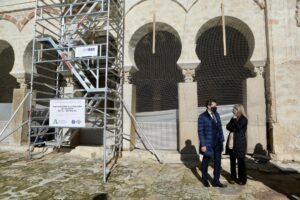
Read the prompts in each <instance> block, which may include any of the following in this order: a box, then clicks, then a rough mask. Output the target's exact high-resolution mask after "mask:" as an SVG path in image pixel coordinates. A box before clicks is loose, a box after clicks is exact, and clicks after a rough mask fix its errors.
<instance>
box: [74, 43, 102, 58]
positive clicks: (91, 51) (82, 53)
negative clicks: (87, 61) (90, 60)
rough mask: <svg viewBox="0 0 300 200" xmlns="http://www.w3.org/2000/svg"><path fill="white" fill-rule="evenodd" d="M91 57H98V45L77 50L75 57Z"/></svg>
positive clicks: (77, 48)
mask: <svg viewBox="0 0 300 200" xmlns="http://www.w3.org/2000/svg"><path fill="white" fill-rule="evenodd" d="M90 56H98V46H97V45H89V46H83V47H76V48H75V57H76V58H81V57H90Z"/></svg>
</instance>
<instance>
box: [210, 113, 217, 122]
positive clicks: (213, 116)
mask: <svg viewBox="0 0 300 200" xmlns="http://www.w3.org/2000/svg"><path fill="white" fill-rule="evenodd" d="M211 116H212V118H213V120H214V121H215V122H216V123H217V119H216V117H215V115H214V113H211Z"/></svg>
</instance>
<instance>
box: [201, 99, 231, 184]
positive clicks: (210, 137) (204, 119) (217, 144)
mask: <svg viewBox="0 0 300 200" xmlns="http://www.w3.org/2000/svg"><path fill="white" fill-rule="evenodd" d="M198 136H199V140H200V153H202V154H203V159H202V165H201V171H202V181H203V184H204V186H205V187H209V183H208V175H207V169H208V163H209V160H210V159H213V161H214V179H213V182H212V185H213V186H214V187H226V185H223V184H222V183H221V182H220V174H221V153H222V151H223V142H224V134H223V130H222V124H221V118H220V115H219V113H218V112H217V102H216V101H215V100H213V99H209V100H207V101H206V111H205V112H203V113H202V114H200V115H199V118H198Z"/></svg>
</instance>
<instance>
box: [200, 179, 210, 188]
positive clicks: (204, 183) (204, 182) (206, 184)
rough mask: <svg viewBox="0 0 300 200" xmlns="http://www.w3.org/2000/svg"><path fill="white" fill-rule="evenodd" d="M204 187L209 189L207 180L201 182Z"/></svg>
mask: <svg viewBox="0 0 300 200" xmlns="http://www.w3.org/2000/svg"><path fill="white" fill-rule="evenodd" d="M202 183H203V185H204V187H210V185H209V182H208V181H207V180H202Z"/></svg>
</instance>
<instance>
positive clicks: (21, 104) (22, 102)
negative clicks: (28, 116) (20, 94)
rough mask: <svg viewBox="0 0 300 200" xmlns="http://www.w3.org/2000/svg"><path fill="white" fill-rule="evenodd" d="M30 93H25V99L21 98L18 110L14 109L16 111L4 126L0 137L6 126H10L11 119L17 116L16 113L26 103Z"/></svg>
mask: <svg viewBox="0 0 300 200" xmlns="http://www.w3.org/2000/svg"><path fill="white" fill-rule="evenodd" d="M29 94H30V93H27V94H26V95H25V97H24V98H23V100H22V101H21V103H20V105H19V106H18V108H17V109H16V111H15V112H14V114H13V115H12V116H11V117H10V119H9V120H8V122H7V123H6V125H5V126H4V128H3V130H2V131H1V133H0V136H1V135H2V134H3V133H4V131H5V130H6V129H7V127H8V125H9V124H10V122H11V121H12V119H13V118H14V117H15V115H16V114H17V112H18V111H19V110H20V108H21V106H23V104H24V102H25V101H26V99H27V97H28V95H29Z"/></svg>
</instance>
